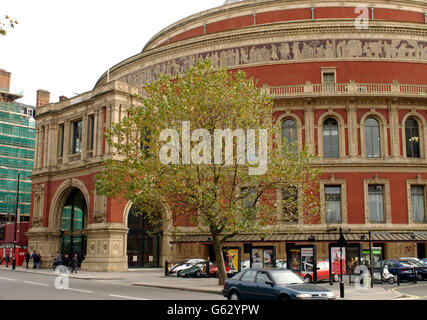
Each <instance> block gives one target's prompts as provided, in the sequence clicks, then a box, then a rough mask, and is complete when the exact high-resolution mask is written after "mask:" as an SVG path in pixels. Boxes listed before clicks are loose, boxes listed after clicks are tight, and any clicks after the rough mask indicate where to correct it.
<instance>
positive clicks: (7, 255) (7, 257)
mask: <svg viewBox="0 0 427 320" xmlns="http://www.w3.org/2000/svg"><path fill="white" fill-rule="evenodd" d="M5 258H6V268H9V261H10V257H9V253H6V257H5Z"/></svg>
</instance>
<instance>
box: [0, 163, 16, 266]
mask: <svg viewBox="0 0 427 320" xmlns="http://www.w3.org/2000/svg"><path fill="white" fill-rule="evenodd" d="M0 168H1V169H8V170H10V169H11V168H8V167H4V166H0ZM12 170H13V169H12ZM19 175H20V171H19V169H18V184H17V186H16V208H15V232H14V234H13V256H12V269H13V270H15V267H16V229H17V225H18V202H19Z"/></svg>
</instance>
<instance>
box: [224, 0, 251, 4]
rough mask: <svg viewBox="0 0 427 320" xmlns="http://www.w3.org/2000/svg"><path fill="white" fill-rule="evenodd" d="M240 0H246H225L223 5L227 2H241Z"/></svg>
mask: <svg viewBox="0 0 427 320" xmlns="http://www.w3.org/2000/svg"><path fill="white" fill-rule="evenodd" d="M242 1H246V0H226V1H225V3H224V5H226V4H229V3H235V2H242Z"/></svg>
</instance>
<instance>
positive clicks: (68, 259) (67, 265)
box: [63, 254, 70, 269]
mask: <svg viewBox="0 0 427 320" xmlns="http://www.w3.org/2000/svg"><path fill="white" fill-rule="evenodd" d="M63 265H64V266H66V267H67V269H68V267H69V266H70V258H69V257H68V254H66V255H65V257H64V261H63Z"/></svg>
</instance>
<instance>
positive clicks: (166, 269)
mask: <svg viewBox="0 0 427 320" xmlns="http://www.w3.org/2000/svg"><path fill="white" fill-rule="evenodd" d="M168 266H169V263H168V261H167V260H165V276H167V275H168V274H169V269H168Z"/></svg>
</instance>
